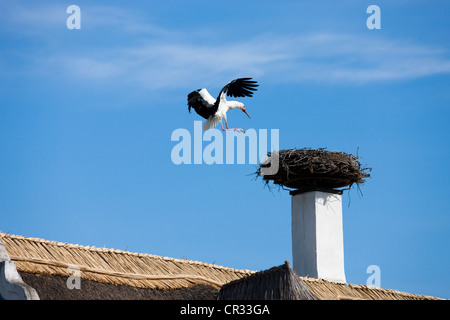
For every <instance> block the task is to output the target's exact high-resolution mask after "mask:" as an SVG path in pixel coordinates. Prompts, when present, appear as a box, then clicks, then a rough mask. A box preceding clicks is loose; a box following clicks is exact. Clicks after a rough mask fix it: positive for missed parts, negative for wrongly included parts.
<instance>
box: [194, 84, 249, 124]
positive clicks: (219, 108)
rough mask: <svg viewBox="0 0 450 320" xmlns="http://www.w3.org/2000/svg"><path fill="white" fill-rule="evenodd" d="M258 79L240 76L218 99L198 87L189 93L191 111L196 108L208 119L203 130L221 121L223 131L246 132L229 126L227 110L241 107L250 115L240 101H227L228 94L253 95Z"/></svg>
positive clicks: (238, 95) (225, 88)
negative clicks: (253, 79) (223, 122)
mask: <svg viewBox="0 0 450 320" xmlns="http://www.w3.org/2000/svg"><path fill="white" fill-rule="evenodd" d="M256 87H258V85H257V84H256V81H252V78H239V79H235V80H233V81H230V82H228V83H227V84H226V85H225V86H224V87H223V88H222V90H221V91H220V93H219V96H218V97H217V100H216V99H214V98H213V97H212V96H211V95H210V94H209V92H208V90H206V89H205V88H203V89H198V90H195V91H192V92H191V93H189V94H188V106H189V108H188V109H189V112H191V108H194V110H195V112H197V113H198V114H199V115H200V116H202V117H203V118H205V119H206V121H205V122H204V123H203V130H205V131H206V130H208V129H211V128H214V127H215V126H216V125H217V124H218V123H219V122H220V125H221V126H222V131H225V130H234V131H238V132H245V131H244V130H242V129H237V128H228V123H227V111H228V110H231V109H234V108H239V109H240V110H241V111H243V112H244V113H245V114H246V115H247V116H248V117H249V118H250V116H249V115H248V113H247V110H245V106H244V104H243V103H242V102H239V101H227V99H226V96H229V97H252V96H253V91H256V90H257V89H256ZM222 119H223V120H224V121H225V127H226V128H224V127H223V124H222Z"/></svg>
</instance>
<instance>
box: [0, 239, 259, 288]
mask: <svg viewBox="0 0 450 320" xmlns="http://www.w3.org/2000/svg"><path fill="white" fill-rule="evenodd" d="M0 241H2V242H3V244H4V246H5V248H6V250H7V251H8V253H9V256H10V258H11V260H13V261H15V262H16V265H17V269H18V271H21V272H27V273H38V274H47V275H61V276H70V275H71V272H70V269H69V268H72V269H73V267H75V268H77V269H78V270H80V273H81V277H82V278H84V279H87V280H93V281H97V282H101V283H111V284H114V285H127V286H131V287H136V288H150V289H163V290H173V289H179V288H187V287H193V286H195V285H199V284H203V285H208V286H212V287H215V288H217V289H218V288H220V287H221V286H222V285H223V284H225V283H227V282H230V281H232V280H235V279H239V278H241V277H243V276H245V275H247V274H250V273H251V271H249V270H237V269H232V268H227V267H222V266H218V265H215V264H208V263H203V262H197V261H190V260H182V259H174V258H167V257H161V256H156V255H151V254H144V253H133V252H127V251H121V250H115V249H106V248H96V247H88V246H81V245H73V244H68V243H61V242H55V241H48V240H43V239H37V238H26V237H22V236H15V235H9V234H5V233H0Z"/></svg>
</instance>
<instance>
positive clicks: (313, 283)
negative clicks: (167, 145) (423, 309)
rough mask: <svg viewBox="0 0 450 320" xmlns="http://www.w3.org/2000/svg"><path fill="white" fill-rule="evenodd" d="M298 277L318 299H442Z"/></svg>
mask: <svg viewBox="0 0 450 320" xmlns="http://www.w3.org/2000/svg"><path fill="white" fill-rule="evenodd" d="M300 278H301V279H302V280H303V283H304V284H305V285H306V286H307V287H308V289H309V290H311V292H312V293H314V294H315V295H316V296H317V297H318V298H319V299H320V300H443V299H440V298H437V297H433V296H426V295H419V294H412V293H407V292H402V291H397V290H391V289H382V288H376V287H371V286H366V285H357V284H345V283H334V282H329V281H325V280H322V279H315V278H307V277H300Z"/></svg>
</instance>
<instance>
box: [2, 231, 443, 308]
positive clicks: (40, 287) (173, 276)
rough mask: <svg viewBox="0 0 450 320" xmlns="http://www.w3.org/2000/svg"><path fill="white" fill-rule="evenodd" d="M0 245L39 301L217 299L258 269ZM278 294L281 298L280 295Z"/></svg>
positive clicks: (388, 295)
mask: <svg viewBox="0 0 450 320" xmlns="http://www.w3.org/2000/svg"><path fill="white" fill-rule="evenodd" d="M0 241H1V242H2V243H3V245H4V247H5V249H6V251H7V252H8V255H9V258H10V259H11V260H13V261H15V263H16V265H17V270H18V271H19V273H20V275H21V277H22V279H23V280H24V281H25V283H27V284H29V285H31V286H32V287H33V288H35V289H36V290H37V291H38V293H39V297H40V298H41V299H127V298H128V299H216V297H217V295H218V290H219V289H221V288H224V287H225V284H227V283H230V282H232V281H234V280H238V279H241V278H243V277H246V276H249V275H253V274H257V273H256V271H250V270H238V269H232V268H227V267H223V266H218V265H215V264H208V263H203V262H196V261H189V260H182V259H173V258H166V257H161V256H156V255H150V254H143V253H133V252H128V251H121V250H115V249H105V248H95V247H88V246H81V245H73V244H68V243H61V242H55V241H48V240H43V239H38V238H29V237H22V236H16V235H9V234H5V233H0ZM69 266H71V267H74V266H75V267H78V268H79V270H80V271H81V273H80V277H81V278H82V279H83V280H82V281H81V287H82V290H68V289H67V287H66V281H67V278H68V276H70V275H72V273H71V272H70V269H69V270H68V268H69ZM277 268H278V269H277ZM280 268H281V269H280ZM283 268H285V267H284V266H281V267H276V268H275V269H273V270H272V271H274V274H273V275H272V277H271V276H270V275H268V274H266V275H265V276H264V272H261V273H260V279H259V280H257V281H260V282H259V284H258V282H256V283H254V284H252V286H253V288H257V287H260V288H261V289H262V290H265V292H270V290H271V289H270V288H269V289H264V284H263V281H265V280H264V279H263V278H264V277H265V279H266V282H267V284H270V281H274V280H275V279H276V278H277V276H278V279H279V280H280V279H282V277H281V274H282V273H283ZM269 270H270V269H269ZM265 272H268V271H265ZM277 272H278V274H277ZM284 274H285V276H286V277H288V278H290V277H292V276H293V275H292V273H290V271H289V273H288V272H286V270H285V271H284ZM261 275H262V276H261ZM270 279H272V280H270ZM299 279H301V280H302V281H303V284H304V285H306V287H307V288H308V289H309V291H310V292H312V294H313V295H315V296H316V297H317V298H319V299H320V300H342V299H345V300H347V299H363V300H393V299H394V300H436V299H438V298H435V297H430V296H423V295H415V294H410V293H405V292H400V291H395V290H389V289H379V288H372V287H368V286H364V285H353V284H338V283H331V282H328V281H325V280H320V279H313V278H305V277H299ZM289 281H290V283H291V284H292V283H297V284H298V282H296V280H295V279H294V280H293V279H292V278H290V280H289ZM285 283H286V282H285ZM277 286H278V287H280V285H279V284H278V285H275V288H276V287H277ZM242 287H243V286H242ZM272 287H273V282H272ZM297 289H298V287H297ZM297 289H296V288H289V287H285V289H284V292H290V293H295V294H294V296H296V297H298V296H299V294H298V291H299V290H297ZM301 289H302V290H303V289H304V288H301ZM272 291H273V290H272ZM303 292H304V291H303ZM271 294H272V298H274V297H276V293H271ZM278 295H279V296H280V297H281V293H278ZM283 299H287V295H283Z"/></svg>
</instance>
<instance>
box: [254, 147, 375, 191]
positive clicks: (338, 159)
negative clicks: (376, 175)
mask: <svg viewBox="0 0 450 320" xmlns="http://www.w3.org/2000/svg"><path fill="white" fill-rule="evenodd" d="M277 153H278V157H279V160H278V161H279V169H278V172H277V173H275V174H274V175H264V174H263V172H262V168H265V167H266V168H267V167H270V166H271V163H270V159H271V158H270V157H271V156H272V155H271V153H270V152H269V153H268V156H269V159H268V160H267V161H265V162H263V163H261V164H260V165H259V167H258V169H257V171H256V175H257V176H259V177H262V179H263V180H264V181H265V183H266V184H269V182H273V183H274V184H276V185H279V186H282V187H287V188H292V189H297V190H313V189H335V188H343V187H347V186H348V187H349V188H350V187H351V186H352V185H353V184H354V183H356V184H360V183H364V181H365V180H364V179H365V178H367V177H370V174H368V173H367V172H368V171H371V170H372V169H371V168H367V167H362V165H361V163H360V162H359V157H358V156H354V155H352V154H347V153H343V152H337V151H326V150H324V149H283V150H280V151H277ZM274 155H275V152H274Z"/></svg>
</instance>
